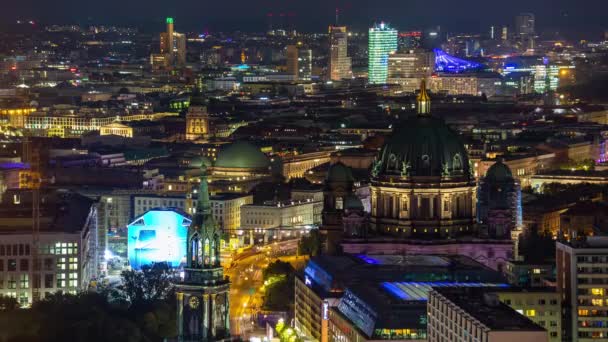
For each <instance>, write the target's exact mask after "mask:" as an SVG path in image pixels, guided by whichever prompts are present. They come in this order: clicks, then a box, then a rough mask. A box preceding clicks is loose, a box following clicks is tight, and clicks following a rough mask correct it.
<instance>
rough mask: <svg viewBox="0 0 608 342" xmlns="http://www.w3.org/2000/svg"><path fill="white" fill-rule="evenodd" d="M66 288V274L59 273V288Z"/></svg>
mask: <svg viewBox="0 0 608 342" xmlns="http://www.w3.org/2000/svg"><path fill="white" fill-rule="evenodd" d="M64 287H65V273H57V288H64Z"/></svg>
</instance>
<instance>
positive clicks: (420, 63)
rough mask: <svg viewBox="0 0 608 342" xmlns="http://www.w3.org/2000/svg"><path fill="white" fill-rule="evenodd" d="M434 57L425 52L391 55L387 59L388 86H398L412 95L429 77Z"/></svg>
mask: <svg viewBox="0 0 608 342" xmlns="http://www.w3.org/2000/svg"><path fill="white" fill-rule="evenodd" d="M434 57H435V55H434V53H433V52H429V51H426V50H420V49H418V50H407V51H401V50H400V52H397V53H392V54H390V55H389V57H388V79H387V82H388V83H390V84H399V85H401V87H402V88H403V91H405V92H409V93H414V92H415V91H416V90H417V89H418V87H419V86H420V82H421V81H422V80H424V79H426V78H427V77H429V76H431V73H432V72H433V67H434V60H435V58H434Z"/></svg>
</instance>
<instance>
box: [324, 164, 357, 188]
mask: <svg viewBox="0 0 608 342" xmlns="http://www.w3.org/2000/svg"><path fill="white" fill-rule="evenodd" d="M325 181H326V182H328V183H351V182H354V181H355V178H354V177H353V172H352V171H351V169H350V167H348V166H346V165H344V164H342V163H341V162H337V163H335V164H333V165H331V166H330V167H329V170H327V177H325Z"/></svg>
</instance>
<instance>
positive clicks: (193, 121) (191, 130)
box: [186, 96, 209, 140]
mask: <svg viewBox="0 0 608 342" xmlns="http://www.w3.org/2000/svg"><path fill="white" fill-rule="evenodd" d="M208 135H209V114H207V107H205V104H204V102H203V101H202V100H201V99H200V98H199V97H198V96H193V97H192V99H191V100H190V107H189V108H188V113H186V139H187V140H196V139H200V138H206V137H207V136H208Z"/></svg>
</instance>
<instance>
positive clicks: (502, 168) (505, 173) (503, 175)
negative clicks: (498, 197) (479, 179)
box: [486, 160, 513, 182]
mask: <svg viewBox="0 0 608 342" xmlns="http://www.w3.org/2000/svg"><path fill="white" fill-rule="evenodd" d="M486 179H488V180H493V181H498V182H504V181H506V180H511V179H513V174H512V173H511V169H509V167H508V166H507V165H505V164H504V163H503V162H502V161H500V160H499V161H497V162H496V163H494V165H492V166H490V168H489V169H488V171H487V172H486Z"/></svg>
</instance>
